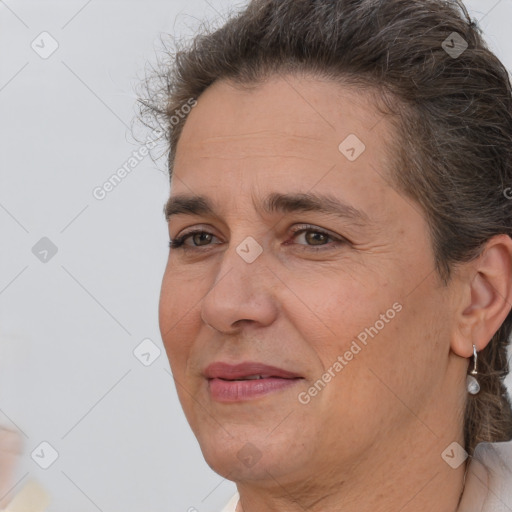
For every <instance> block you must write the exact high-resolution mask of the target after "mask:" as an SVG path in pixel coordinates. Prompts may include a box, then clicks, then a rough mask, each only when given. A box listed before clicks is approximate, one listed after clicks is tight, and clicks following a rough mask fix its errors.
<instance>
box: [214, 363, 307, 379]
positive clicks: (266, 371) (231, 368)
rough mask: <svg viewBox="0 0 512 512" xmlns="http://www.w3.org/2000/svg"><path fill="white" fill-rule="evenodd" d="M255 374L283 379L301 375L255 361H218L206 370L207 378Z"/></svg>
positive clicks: (238, 376)
mask: <svg viewBox="0 0 512 512" xmlns="http://www.w3.org/2000/svg"><path fill="white" fill-rule="evenodd" d="M254 375H263V376H265V377H280V378H282V379H295V378H298V377H299V378H300V377H301V376H300V375H298V374H296V373H293V372H290V371H288V370H284V369H283V368H278V367H276V366H270V365H267V364H263V363H258V362H255V361H246V362H243V363H239V364H229V363H224V362H222V361H218V362H215V363H212V364H210V365H208V366H207V367H206V368H205V370H204V376H205V377H206V378H207V379H227V380H233V379H242V378H244V377H250V376H254Z"/></svg>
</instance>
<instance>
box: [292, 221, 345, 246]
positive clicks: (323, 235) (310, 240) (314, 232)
mask: <svg viewBox="0 0 512 512" xmlns="http://www.w3.org/2000/svg"><path fill="white" fill-rule="evenodd" d="M292 232H293V234H294V238H299V235H302V234H304V235H305V236H304V240H305V241H306V244H305V245H306V248H307V249H314V250H323V249H324V247H325V249H331V248H332V243H327V242H328V240H329V239H330V240H334V243H335V244H337V243H338V244H339V243H344V242H347V241H346V240H344V239H343V238H338V237H335V236H334V235H331V234H330V233H328V232H327V231H324V230H323V229H320V228H317V227H316V226H311V225H309V224H304V225H301V226H295V227H294V228H293V229H292ZM287 245H289V244H287ZM298 245H304V244H298Z"/></svg>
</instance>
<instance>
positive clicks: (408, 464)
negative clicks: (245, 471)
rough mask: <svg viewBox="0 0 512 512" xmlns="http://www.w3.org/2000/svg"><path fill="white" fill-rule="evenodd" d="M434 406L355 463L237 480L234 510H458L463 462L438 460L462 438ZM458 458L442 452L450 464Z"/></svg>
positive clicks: (427, 511) (460, 442)
mask: <svg viewBox="0 0 512 512" xmlns="http://www.w3.org/2000/svg"><path fill="white" fill-rule="evenodd" d="M452 405H455V404H452ZM437 407H438V408H437V410H436V412H435V414H434V413H433V414H431V415H430V414H425V415H422V418H421V419H420V418H419V417H417V416H416V415H412V414H411V419H410V421H409V422H408V424H407V425H404V426H403V427H402V428H397V429H396V430H395V431H394V432H393V433H391V434H387V435H386V443H385V444H386V446H384V443H382V442H379V445H378V446H370V447H369V448H368V449H367V450H366V452H365V454H364V455H363V456H360V457H358V460H357V462H355V463H352V464H350V463H349V462H348V461H343V463H340V464H339V465H338V466H337V467H336V468H334V469H333V467H332V466H331V467H327V466H329V465H328V464H325V465H323V466H322V465H319V466H318V470H317V471H315V472H312V470H311V469H309V471H308V476H307V478H304V475H302V477H300V478H297V479H296V480H294V479H293V478H292V479H290V478H286V479H285V478H283V476H279V475H271V476H272V478H271V479H269V481H267V482H266V483H265V485H264V486H263V485H262V483H261V482H257V483H256V484H255V483H254V482H239V483H237V487H238V492H239V494H240V501H239V503H238V506H237V509H236V512H259V511H261V510H265V511H266V512H304V510H308V512H397V511H400V512H431V511H432V510H435V511H436V512H457V509H458V505H459V502H460V499H461V495H462V492H463V489H464V476H465V472H466V467H467V462H468V461H467V460H466V462H465V463H461V464H460V465H459V466H458V467H457V468H455V469H454V468H452V467H451V466H450V465H449V464H448V463H447V462H446V461H445V460H444V459H443V458H442V456H441V454H443V452H445V450H446V449H447V448H448V447H449V445H451V444H452V443H453V442H454V441H457V442H458V443H459V445H462V446H463V445H464V442H463V435H462V432H460V431H458V428H457V427H456V426H453V428H451V429H450V428H447V426H448V422H446V421H444V420H446V418H447V417H450V416H451V417H452V418H453V416H454V415H453V411H454V410H455V409H454V408H451V410H450V411H449V413H450V416H446V415H444V414H442V412H443V411H440V410H439V404H437ZM439 413H441V414H439ZM458 456H459V455H458V453H457V450H454V451H453V452H452V451H451V450H448V452H445V458H446V460H450V462H452V464H453V465H455V461H457V457H458ZM459 461H460V459H459Z"/></svg>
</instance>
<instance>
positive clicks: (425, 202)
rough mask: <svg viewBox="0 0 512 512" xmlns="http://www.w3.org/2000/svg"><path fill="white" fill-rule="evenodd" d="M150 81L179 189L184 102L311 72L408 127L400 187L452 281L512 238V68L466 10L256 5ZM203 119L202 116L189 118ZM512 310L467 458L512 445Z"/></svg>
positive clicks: (394, 1) (364, 0) (383, 4)
mask: <svg viewBox="0 0 512 512" xmlns="http://www.w3.org/2000/svg"><path fill="white" fill-rule="evenodd" d="M165 55H166V59H164V60H163V61H161V62H160V64H161V65H160V66H159V68H158V69H156V70H154V72H153V73H152V74H151V75H150V76H149V78H147V80H146V82H145V86H146V89H145V91H144V92H145V93H146V97H145V98H144V97H141V98H139V105H140V113H141V118H142V119H144V122H145V124H147V123H148V122H149V119H152V120H153V121H154V120H156V121H157V122H158V124H159V125H160V126H161V127H162V128H163V129H164V131H165V136H166V137H165V140H166V144H167V145H168V146H167V147H166V150H167V151H168V153H169V158H168V167H169V173H170V177H171V179H172V170H173V163H174V156H175V152H176V148H177V145H178V141H179V138H180V134H181V132H182V129H183V126H184V123H185V122H186V119H187V115H180V116H177V115H176V112H182V108H183V105H186V104H190V100H191V99H193V100H197V99H198V98H199V96H200V95H201V94H202V93H203V92H204V91H205V89H207V88H208V87H209V86H210V85H212V84H213V83H214V82H215V81H217V80H222V79H229V80H230V81H232V82H233V83H235V84H237V85H239V86H241V87H253V86H256V85H257V84H260V83H262V82H263V81H264V80H265V79H266V78H268V77H270V76H271V75H275V74H284V73H310V74H313V75H314V76H317V77H319V78H327V79H329V80H332V81H335V82H339V83H341V84H354V85H357V86H358V87H360V88H361V87H364V88H365V89H367V90H370V91H373V92H376V93H378V94H377V96H378V97H379V98H381V99H382V101H381V103H382V105H381V106H380V107H379V108H380V109H382V111H383V112H386V113H388V114H392V115H391V116H390V117H391V118H392V120H393V123H394V124H395V126H396V132H397V137H396V138H397V140H395V144H394V152H393V154H394V164H395V165H394V166H393V169H392V170H391V182H392V184H393V186H395V187H396V189H397V190H399V191H401V193H403V194H404V195H405V196H407V197H409V198H411V199H412V200H413V201H415V202H416V203H417V204H418V205H419V206H420V207H421V209H422V211H423V212H424V214H425V217H426V219H427V221H428V225H429V230H430V236H431V240H432V245H433V253H434V257H435V263H436V270H437V272H438V275H439V277H440V278H441V279H442V281H443V283H444V284H445V285H446V284H448V282H449V281H450V278H451V274H452V271H453V268H454V266H455V265H457V264H460V263H463V262H468V261H471V260H472V259H474V258H476V257H477V256H478V255H479V254H480V253H481V251H482V249H483V247H484V245H485V243H486V241H487V240H489V239H490V238H491V237H493V236H494V235H498V234H502V233H504V234H507V235H509V236H510V235H512V201H511V200H510V198H509V197H507V194H506V193H504V190H505V189H506V187H507V185H510V184H512V95H511V84H510V80H509V76H508V72H507V70H506V69H505V67H504V66H503V64H502V63H501V62H500V61H499V59H498V58H497V57H496V56H495V55H494V54H493V53H492V52H491V51H490V50H489V48H488V47H487V46H486V43H485V42H484V40H483V38H482V34H481V30H480V28H479V27H478V25H477V24H476V23H475V22H474V21H473V20H472V19H471V18H470V16H469V14H468V12H467V10H466V8H465V7H464V5H463V4H462V3H461V2H459V1H456V0H452V1H449V0H329V1H327V0H252V1H250V2H249V3H248V5H246V6H245V7H244V8H243V9H241V10H240V11H239V12H236V13H234V14H232V15H231V16H230V17H229V19H228V20H227V21H225V22H224V24H223V25H222V26H221V27H220V28H216V29H211V30H203V31H202V33H201V34H199V35H197V36H196V37H194V38H193V39H192V41H191V42H188V43H186V44H185V45H184V46H183V47H182V48H176V50H169V49H166V53H165ZM188 110H190V109H188ZM511 329H512V313H510V314H509V315H508V316H507V318H506V320H505V321H504V322H503V324H502V325H501V327H500V328H499V329H498V331H497V332H496V333H495V334H494V336H493V337H492V339H491V340H490V342H489V343H488V345H487V346H486V348H485V349H483V350H482V351H481V352H480V353H479V357H478V366H479V383H480V386H481V391H480V392H479V393H478V394H477V395H468V398H467V402H466V406H465V411H464V420H463V421H464V436H465V448H466V450H467V451H468V452H469V453H470V454H472V453H473V452H474V448H475V447H476V445H477V444H478V443H480V442H485V441H488V442H497V441H507V440H510V439H512V408H511V403H510V399H509V397H508V394H507V390H506V388H505V386H504V383H503V380H504V378H505V376H506V375H507V374H508V359H507V348H508V340H509V336H510V333H511Z"/></svg>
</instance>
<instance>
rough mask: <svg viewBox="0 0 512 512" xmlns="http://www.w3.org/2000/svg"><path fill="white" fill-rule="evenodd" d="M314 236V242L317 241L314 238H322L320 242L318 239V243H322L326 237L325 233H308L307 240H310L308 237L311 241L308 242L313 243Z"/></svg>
mask: <svg viewBox="0 0 512 512" xmlns="http://www.w3.org/2000/svg"><path fill="white" fill-rule="evenodd" d="M312 236H313V239H312V240H313V241H315V238H314V237H315V236H316V237H321V239H320V240H318V238H316V241H317V242H318V241H320V242H322V239H323V237H325V235H324V234H323V233H311V232H310V233H306V239H308V237H309V240H307V241H308V242H310V241H311V237H312ZM313 245H321V244H313Z"/></svg>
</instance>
